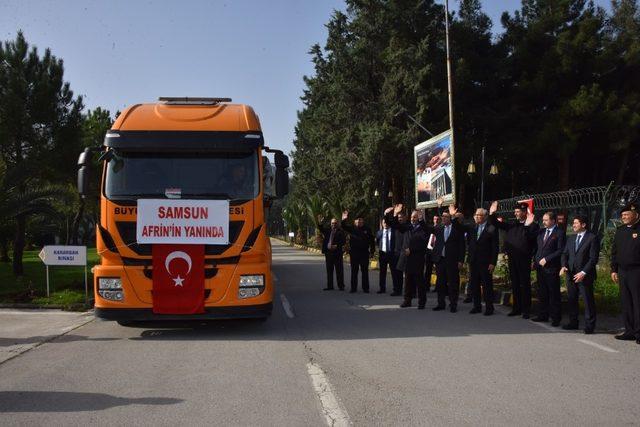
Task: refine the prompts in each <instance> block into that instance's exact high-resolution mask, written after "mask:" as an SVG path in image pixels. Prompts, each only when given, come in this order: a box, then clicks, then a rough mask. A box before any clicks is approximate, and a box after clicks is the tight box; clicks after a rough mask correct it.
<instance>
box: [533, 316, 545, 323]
mask: <svg viewBox="0 0 640 427" xmlns="http://www.w3.org/2000/svg"><path fill="white" fill-rule="evenodd" d="M531 321H532V322H548V321H549V318H548V317H540V316H536V317H534V318H533V319H531Z"/></svg>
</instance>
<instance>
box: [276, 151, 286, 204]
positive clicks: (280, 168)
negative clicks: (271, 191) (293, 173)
mask: <svg viewBox="0 0 640 427" xmlns="http://www.w3.org/2000/svg"><path fill="white" fill-rule="evenodd" d="M274 163H275V164H276V197H278V198H279V199H281V198H283V197H284V196H286V195H287V194H289V172H288V171H287V168H288V167H289V158H288V157H287V156H286V155H285V154H283V153H282V152H276V153H275V157H274Z"/></svg>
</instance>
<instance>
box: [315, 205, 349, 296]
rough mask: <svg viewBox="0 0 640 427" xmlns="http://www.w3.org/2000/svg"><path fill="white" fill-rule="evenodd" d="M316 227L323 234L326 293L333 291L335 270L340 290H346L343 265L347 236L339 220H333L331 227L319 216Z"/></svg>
mask: <svg viewBox="0 0 640 427" xmlns="http://www.w3.org/2000/svg"><path fill="white" fill-rule="evenodd" d="M317 219H318V221H317V222H316V227H317V228H318V230H319V231H320V233H322V253H323V254H324V259H325V264H326V267H327V287H326V288H324V290H325V291H331V290H333V270H334V269H335V271H336V281H337V282H338V289H340V290H341V291H343V290H344V267H343V263H342V247H343V246H344V243H345V240H346V238H345V235H344V232H343V231H342V230H340V228H338V220H337V219H336V218H331V226H329V227H327V226H326V225H324V224H322V215H318V218H317Z"/></svg>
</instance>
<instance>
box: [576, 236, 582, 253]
mask: <svg viewBox="0 0 640 427" xmlns="http://www.w3.org/2000/svg"><path fill="white" fill-rule="evenodd" d="M581 241H582V234H578V237H576V252H578V248H579V247H580V242H581Z"/></svg>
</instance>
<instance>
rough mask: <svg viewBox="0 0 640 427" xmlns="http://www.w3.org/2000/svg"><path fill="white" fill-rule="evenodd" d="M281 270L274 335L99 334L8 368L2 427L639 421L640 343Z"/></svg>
mask: <svg viewBox="0 0 640 427" xmlns="http://www.w3.org/2000/svg"><path fill="white" fill-rule="evenodd" d="M274 257H275V258H274V270H273V272H274V274H275V276H276V278H277V283H276V284H277V292H276V298H275V310H274V314H273V316H272V317H271V318H270V319H269V320H268V321H267V322H266V323H255V322H246V321H242V322H240V321H232V322H212V323H209V324H172V325H147V326H146V327H140V328H124V327H121V326H118V325H117V324H115V323H112V322H101V321H93V322H89V323H87V324H85V325H84V326H81V327H79V328H77V329H74V330H72V331H71V332H69V333H67V334H66V335H63V336H61V337H59V338H56V339H53V340H50V341H48V342H45V343H43V344H42V345H39V346H38V347H36V348H33V349H32V350H30V351H27V352H26V353H23V354H21V355H19V356H17V357H14V358H13V359H11V360H8V361H6V362H4V363H2V364H0V425H3V426H4V425H81V424H89V423H90V424H98V425H134V424H135V425H167V426H174V425H243V426H244V425H278V426H281V425H295V426H299V425H304V426H323V425H327V424H333V425H347V424H350V423H351V424H354V425H559V424H562V425H629V424H636V425H637V424H640V405H639V404H638V402H639V401H640V346H638V345H636V344H635V343H632V342H631V343H630V342H618V341H616V340H614V339H613V338H612V336H611V335H608V334H596V335H591V336H585V335H583V334H581V333H574V332H561V331H558V330H557V328H551V327H550V326H546V327H545V325H538V324H534V323H532V322H530V321H526V320H523V319H521V318H508V317H507V316H506V315H505V314H504V313H505V312H506V311H502V310H499V311H498V313H497V314H496V315H494V316H492V317H484V316H482V315H470V314H468V309H470V307H469V306H467V305H461V306H460V308H461V310H460V311H459V312H458V313H455V314H453V313H449V312H448V311H447V312H433V311H431V310H430V308H431V307H433V306H434V305H435V297H434V294H429V301H428V302H427V310H417V309H415V308H410V309H400V308H398V307H397V304H398V303H399V302H400V301H399V299H398V298H394V297H390V296H389V295H377V294H375V290H377V272H375V273H374V272H371V273H370V277H371V279H372V280H371V282H372V288H373V289H372V290H373V291H374V293H371V294H363V293H360V292H359V293H357V294H349V293H345V292H339V291H333V292H323V291H322V290H321V289H322V287H324V281H325V275H324V260H323V258H322V257H320V256H318V255H312V254H308V253H306V252H302V251H299V250H296V249H291V248H289V247H287V246H282V245H281V244H279V243H277V242H274ZM346 267H347V271H348V265H347V266H346ZM2 342H3V341H2V340H0V345H2Z"/></svg>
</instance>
